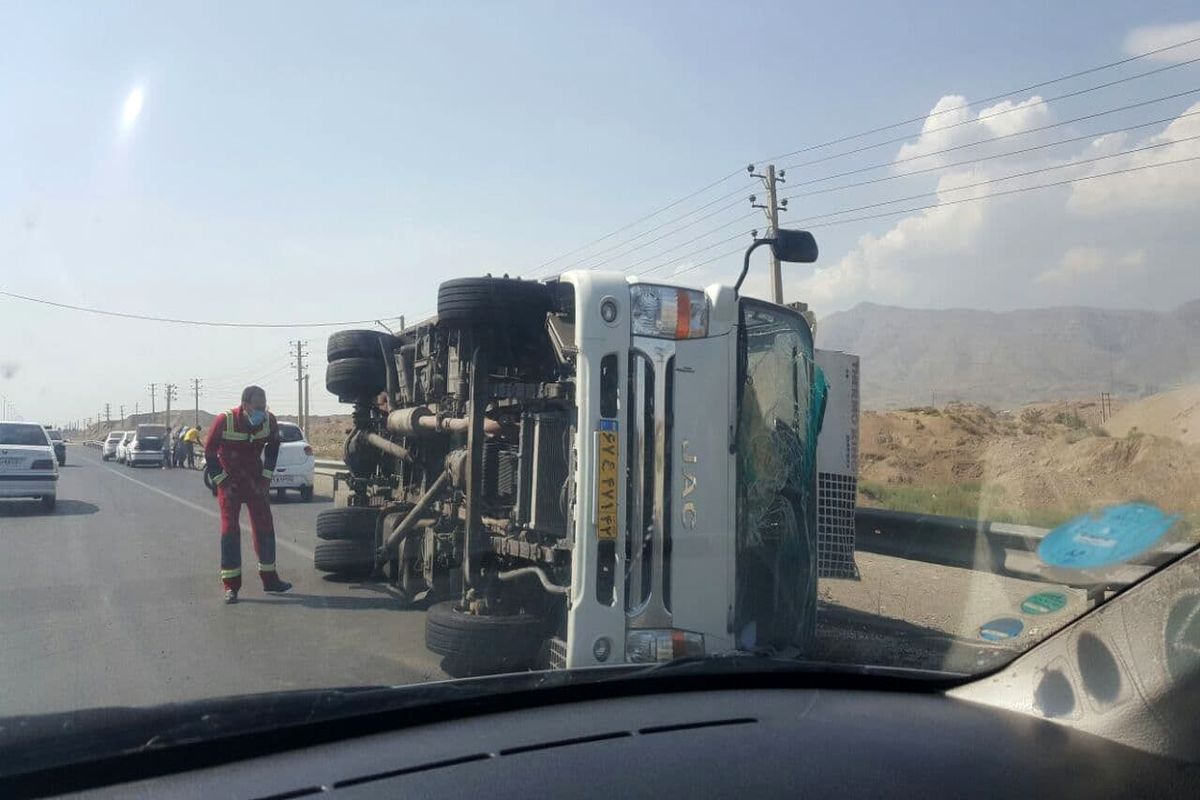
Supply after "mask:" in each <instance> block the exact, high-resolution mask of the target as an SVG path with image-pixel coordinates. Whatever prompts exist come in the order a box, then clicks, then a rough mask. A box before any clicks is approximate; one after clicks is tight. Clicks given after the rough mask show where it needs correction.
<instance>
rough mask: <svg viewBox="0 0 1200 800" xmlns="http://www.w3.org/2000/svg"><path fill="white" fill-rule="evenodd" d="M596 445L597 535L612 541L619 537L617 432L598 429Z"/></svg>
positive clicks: (618, 452) (604, 539)
mask: <svg viewBox="0 0 1200 800" xmlns="http://www.w3.org/2000/svg"><path fill="white" fill-rule="evenodd" d="M596 445H597V447H596V536H597V537H598V538H599V539H600V541H611V540H613V539H616V538H617V461H618V460H619V459H618V456H619V454H620V445H619V444H618V443H617V432H616V431H615V430H601V431H597V432H596Z"/></svg>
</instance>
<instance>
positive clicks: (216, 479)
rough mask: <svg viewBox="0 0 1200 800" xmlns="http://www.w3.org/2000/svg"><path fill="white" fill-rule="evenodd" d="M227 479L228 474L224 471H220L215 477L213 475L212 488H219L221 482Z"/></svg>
mask: <svg viewBox="0 0 1200 800" xmlns="http://www.w3.org/2000/svg"><path fill="white" fill-rule="evenodd" d="M228 477H229V473H228V472H225V471H224V470H222V471H221V472H218V473H217V474H216V475H213V479H212V480H213V486H220V485H221V481H223V480H225V479H226V478H228Z"/></svg>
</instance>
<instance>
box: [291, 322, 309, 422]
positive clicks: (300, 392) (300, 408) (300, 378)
mask: <svg viewBox="0 0 1200 800" xmlns="http://www.w3.org/2000/svg"><path fill="white" fill-rule="evenodd" d="M292 344H293V345H295V346H296V352H295V353H293V354H292V355H294V356H295V358H296V363H295V364H294V365H293V366H295V367H296V422H297V423H300V421H301V420H302V419H303V418H304V359H305V357H306V356H307V355H308V352H307V351H306V350H305V349H304V348H305V347H307V346H308V342H302V341H300V340H299V339H297V340H296V341H294V342H292Z"/></svg>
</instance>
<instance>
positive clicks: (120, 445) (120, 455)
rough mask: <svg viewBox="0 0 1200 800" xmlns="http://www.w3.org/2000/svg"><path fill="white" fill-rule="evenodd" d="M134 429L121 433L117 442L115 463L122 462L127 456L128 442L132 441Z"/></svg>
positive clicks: (124, 461)
mask: <svg viewBox="0 0 1200 800" xmlns="http://www.w3.org/2000/svg"><path fill="white" fill-rule="evenodd" d="M134 433H135V431H125V432H124V433H123V434H121V441H119V442H117V463H118V464H124V463H126V460H127V459H128V458H129V443H130V442H132V441H133V435H134Z"/></svg>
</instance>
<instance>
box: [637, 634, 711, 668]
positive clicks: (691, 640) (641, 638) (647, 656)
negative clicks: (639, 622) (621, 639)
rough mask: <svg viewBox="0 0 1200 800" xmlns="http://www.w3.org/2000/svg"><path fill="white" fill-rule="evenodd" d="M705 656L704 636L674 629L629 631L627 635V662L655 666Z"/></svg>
mask: <svg viewBox="0 0 1200 800" xmlns="http://www.w3.org/2000/svg"><path fill="white" fill-rule="evenodd" d="M702 655H704V635H703V634H699V633H692V632H691V631H680V630H674V629H667V630H649V631H629V633H627V634H626V635H625V660H626V661H627V662H629V663H630V664H653V663H664V662H667V661H674V660H675V659H677V658H687V657H689V656H702Z"/></svg>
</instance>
